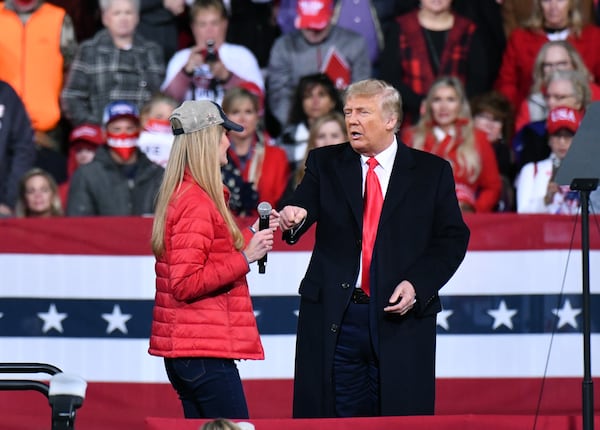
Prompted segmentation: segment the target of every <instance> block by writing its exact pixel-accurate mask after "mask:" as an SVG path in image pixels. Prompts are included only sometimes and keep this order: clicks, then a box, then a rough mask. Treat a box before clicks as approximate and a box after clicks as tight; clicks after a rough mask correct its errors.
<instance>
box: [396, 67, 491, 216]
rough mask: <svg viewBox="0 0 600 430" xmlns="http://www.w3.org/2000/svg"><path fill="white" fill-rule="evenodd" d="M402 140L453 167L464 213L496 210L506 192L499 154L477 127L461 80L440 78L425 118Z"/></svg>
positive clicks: (426, 108) (430, 98) (408, 131)
mask: <svg viewBox="0 0 600 430" xmlns="http://www.w3.org/2000/svg"><path fill="white" fill-rule="evenodd" d="M402 140H403V141H404V142H405V143H406V144H407V145H410V146H412V147H413V148H416V149H421V150H424V151H427V152H431V153H433V154H436V155H439V156H440V157H442V158H445V159H446V160H448V161H449V162H450V164H452V169H453V172H454V181H455V182H456V196H457V198H458V202H459V204H460V207H461V210H462V211H463V212H491V211H493V210H494V209H495V208H496V205H497V204H498V199H499V197H500V191H501V189H502V182H501V179H500V173H499V172H498V165H497V162H496V155H495V154H494V150H493V148H492V146H491V144H490V142H489V141H488V140H487V136H486V134H485V133H484V132H483V131H481V130H478V129H476V128H475V127H474V125H473V119H472V118H471V110H470V108H469V103H468V101H467V98H466V96H465V91H464V89H463V86H462V84H461V83H460V81H459V80H458V78H454V77H449V76H445V77H441V78H438V79H436V81H435V82H434V83H433V85H432V86H431V89H430V90H429V93H428V94H427V97H426V98H425V102H424V113H423V116H422V117H421V119H420V120H419V122H418V123H417V125H416V126H415V127H413V128H412V129H408V130H406V131H405V132H404V135H403V139H402Z"/></svg>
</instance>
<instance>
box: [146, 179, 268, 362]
mask: <svg viewBox="0 0 600 430" xmlns="http://www.w3.org/2000/svg"><path fill="white" fill-rule="evenodd" d="M155 270H156V297H155V304H154V310H153V316H152V332H151V336H150V349H149V351H148V352H149V353H150V354H152V355H158V356H161V357H217V358H233V359H257V360H258V359H264V352H263V348H262V345H261V342H260V337H259V334H258V329H257V326H256V319H255V317H254V311H253V309H252V302H251V300H250V293H249V291H248V284H247V282H246V276H245V275H246V273H248V271H249V268H248V263H247V261H246V258H245V257H244V255H243V254H242V253H241V252H240V251H237V250H236V249H235V247H234V245H233V239H232V237H231V234H230V232H229V230H228V228H227V224H226V223H225V220H224V219H223V217H222V216H221V214H220V213H219V211H218V210H217V207H216V206H215V204H214V202H213V201H212V200H211V198H210V197H209V196H208V194H207V193H206V192H205V191H204V190H203V189H202V188H200V186H198V185H197V184H196V182H195V181H194V180H193V179H192V178H191V177H190V176H188V175H186V176H185V178H184V181H183V184H182V186H181V191H180V192H179V193H178V194H177V195H176V196H175V197H174V198H172V199H171V202H170V204H169V208H168V209H167V225H166V231H165V252H164V253H163V255H162V256H161V257H160V258H157V260H156V264H155Z"/></svg>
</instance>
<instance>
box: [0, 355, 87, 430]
mask: <svg viewBox="0 0 600 430" xmlns="http://www.w3.org/2000/svg"><path fill="white" fill-rule="evenodd" d="M0 373H11V374H21V373H46V374H48V375H51V378H50V382H49V383H48V384H45V383H44V382H41V381H36V380H29V379H0V390H4V391H11V390H12V391H15V390H19V391H23V390H33V391H38V392H40V393H42V394H43V395H44V396H46V397H47V398H48V402H49V404H50V407H51V408H52V427H51V428H52V430H73V429H74V428H75V417H76V410H77V409H78V408H80V407H81V405H82V404H83V399H84V398H85V390H86V387H87V383H86V382H85V381H84V380H83V379H82V378H80V377H79V376H76V375H69V374H66V373H63V372H62V370H60V369H59V368H58V367H56V366H53V365H51V364H46V363H0Z"/></svg>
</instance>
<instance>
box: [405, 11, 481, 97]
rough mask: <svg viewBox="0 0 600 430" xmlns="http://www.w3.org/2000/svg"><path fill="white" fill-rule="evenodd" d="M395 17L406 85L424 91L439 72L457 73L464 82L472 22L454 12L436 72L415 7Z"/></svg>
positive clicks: (471, 34) (442, 74)
mask: <svg viewBox="0 0 600 430" xmlns="http://www.w3.org/2000/svg"><path fill="white" fill-rule="evenodd" d="M397 21H398V25H399V27H400V35H399V41H398V50H399V57H400V66H401V70H402V81H403V82H404V83H405V84H406V85H408V86H409V87H410V88H412V90H413V91H414V92H415V93H417V94H425V93H427V91H428V90H429V88H430V87H431V85H432V84H433V81H434V80H435V79H436V78H437V77H438V76H445V75H450V76H456V77H458V78H459V79H460V80H461V81H462V82H463V84H464V83H465V80H466V76H467V59H468V55H469V48H470V45H471V40H472V36H473V33H474V32H475V24H474V23H473V22H471V21H470V20H469V19H467V18H464V17H462V16H460V15H457V14H454V25H453V26H452V28H451V29H450V31H449V32H448V37H447V40H446V45H445V46H444V50H443V52H442V55H441V58H440V67H439V71H438V73H437V76H436V75H435V74H434V70H433V66H432V64H431V59H430V55H429V50H428V48H427V42H426V40H425V37H424V35H423V28H422V27H421V25H420V24H419V19H418V17H417V11H414V12H411V13H407V14H405V15H401V16H399V17H398V18H397Z"/></svg>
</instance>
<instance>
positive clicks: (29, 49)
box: [0, 3, 65, 131]
mask: <svg viewBox="0 0 600 430" xmlns="http://www.w3.org/2000/svg"><path fill="white" fill-rule="evenodd" d="M64 18H65V10H64V9H62V8H59V7H57V6H54V5H51V4H47V3H43V4H42V5H41V6H40V7H39V8H38V9H37V10H36V11H35V12H33V14H32V15H31V17H30V18H29V20H28V21H27V23H26V24H25V25H23V23H22V22H21V20H20V18H19V16H18V15H17V14H16V12H14V11H12V10H9V9H6V8H5V6H4V3H1V4H0V28H1V29H2V37H0V79H2V80H4V81H6V82H8V83H9V84H10V85H11V86H12V87H13V88H14V90H15V91H16V92H17V94H18V95H19V96H20V97H21V100H23V103H24V104H25V108H26V109H27V113H28V114H29V117H30V118H31V121H32V124H33V128H34V129H35V130H38V131H48V130H51V129H53V128H54V127H56V124H58V121H59V120H60V91H61V90H62V86H63V56H62V53H61V50H60V36H61V32H62V26H63V21H64Z"/></svg>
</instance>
